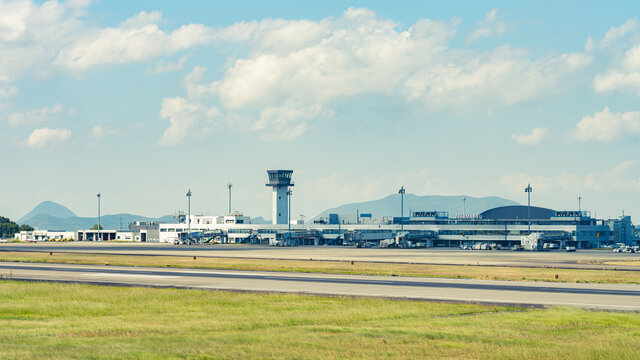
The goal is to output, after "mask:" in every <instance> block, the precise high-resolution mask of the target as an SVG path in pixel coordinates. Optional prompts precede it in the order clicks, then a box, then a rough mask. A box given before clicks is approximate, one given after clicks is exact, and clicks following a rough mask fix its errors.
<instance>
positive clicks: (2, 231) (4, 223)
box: [0, 216, 19, 238]
mask: <svg viewBox="0 0 640 360" xmlns="http://www.w3.org/2000/svg"><path fill="white" fill-rule="evenodd" d="M18 229H19V227H18V224H16V223H14V222H13V221H11V220H9V219H8V218H6V217H4V216H0V238H6V237H14V236H15V235H16V233H17V232H18Z"/></svg>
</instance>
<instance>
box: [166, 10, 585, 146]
mask: <svg viewBox="0 0 640 360" xmlns="http://www.w3.org/2000/svg"><path fill="white" fill-rule="evenodd" d="M457 23H458V21H457V20H454V21H451V22H445V21H434V20H429V19H421V20H419V21H417V22H416V23H415V24H413V25H412V26H410V27H409V28H408V29H406V30H404V29H401V28H400V26H399V25H397V24H396V23H394V22H393V21H391V20H388V19H382V18H380V17H378V16H377V15H376V14H375V13H374V12H373V11H371V10H367V9H356V8H350V9H348V10H347V11H346V12H345V13H344V14H343V16H342V17H339V18H326V19H322V20H319V21H311V20H281V19H276V20H273V19H265V20H262V21H259V22H257V21H254V22H248V23H247V22H242V23H238V24H234V25H231V26H229V27H227V28H223V29H219V30H218V31H217V32H216V34H215V38H216V41H218V42H227V43H230V44H235V45H237V46H240V47H241V48H242V50H246V51H242V52H243V53H245V52H246V53H248V55H246V56H245V57H240V58H237V59H235V60H233V61H230V62H229V65H228V67H227V68H226V71H225V73H224V74H223V75H222V76H221V77H220V78H219V79H216V80H214V81H211V82H202V77H203V76H202V74H203V72H204V69H203V68H201V67H196V68H194V71H193V73H192V75H190V76H189V77H187V78H186V79H185V86H186V88H187V96H186V97H183V98H182V99H184V101H185V103H188V104H193V105H194V106H204V107H211V106H219V107H220V111H221V112H222V113H223V114H224V116H227V117H238V116H240V115H242V116H241V117H242V118H245V119H253V120H249V122H252V123H251V124H248V128H249V129H253V130H255V131H259V132H260V133H261V134H263V135H265V134H268V136H265V137H272V136H276V137H277V136H278V135H281V136H282V137H283V138H295V137H296V136H299V135H300V134H302V133H303V132H304V131H305V129H306V128H308V126H309V124H311V123H313V122H314V121H318V120H321V119H323V118H327V117H330V116H332V114H333V112H334V110H333V107H332V105H333V102H334V101H344V100H345V99H351V100H360V99H364V98H367V97H370V96H382V97H395V98H400V99H402V100H403V101H405V102H406V104H407V106H418V107H431V108H447V109H452V110H455V111H461V110H460V109H465V110H464V111H473V110H477V109H478V108H487V107H494V106H505V105H510V104H515V103H519V102H523V101H528V100H531V99H535V98H539V97H543V96H548V95H549V94H550V93H555V92H558V91H562V89H563V88H565V87H566V86H568V85H567V84H569V83H571V82H570V81H567V79H569V78H571V77H572V76H575V74H576V72H577V71H580V70H581V69H584V68H585V67H586V66H587V65H588V64H590V62H591V55H590V54H586V53H582V52H577V53H566V54H560V55H554V56H546V57H542V58H537V59H535V58H531V56H530V54H529V53H528V52H527V51H526V50H524V49H517V48H512V47H510V46H501V47H498V48H496V49H494V50H491V51H486V52H473V51H467V50H461V49H453V48H451V47H450V44H449V43H450V41H451V40H452V39H453V38H454V37H455V33H456V25H457ZM163 107H164V106H163ZM172 126H173V125H172ZM165 135H166V133H165ZM165 140H166V138H165Z"/></svg>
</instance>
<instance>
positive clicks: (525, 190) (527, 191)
mask: <svg viewBox="0 0 640 360" xmlns="http://www.w3.org/2000/svg"><path fill="white" fill-rule="evenodd" d="M532 191H533V189H532V188H531V184H528V185H527V188H526V189H524V192H526V193H527V219H528V221H527V231H528V232H529V235H531V192H532Z"/></svg>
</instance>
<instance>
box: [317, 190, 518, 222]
mask: <svg viewBox="0 0 640 360" xmlns="http://www.w3.org/2000/svg"><path fill="white" fill-rule="evenodd" d="M463 197H464V198H466V205H465V204H464V203H463V201H462V198H463ZM507 205H520V204H519V203H517V202H515V201H513V200H509V199H505V198H501V197H499V196H486V197H473V196H468V195H451V196H449V195H415V194H405V195H404V216H410V212H411V211H447V212H449V215H450V216H451V217H455V216H458V215H463V213H464V214H465V215H477V214H479V213H481V212H483V211H486V210H489V209H492V208H495V207H499V206H507ZM464 208H466V209H464ZM356 212H359V213H360V214H362V213H371V214H372V216H373V217H378V218H379V217H383V216H400V195H399V194H391V195H388V196H385V197H383V198H381V199H377V200H371V201H363V202H355V203H348V204H343V205H340V206H337V207H333V208H330V209H326V210H324V211H322V212H321V213H319V214H318V215H316V216H315V217H314V218H313V219H318V218H321V217H325V216H328V214H335V213H337V214H340V215H342V216H343V217H344V216H346V217H353V219H355V217H356Z"/></svg>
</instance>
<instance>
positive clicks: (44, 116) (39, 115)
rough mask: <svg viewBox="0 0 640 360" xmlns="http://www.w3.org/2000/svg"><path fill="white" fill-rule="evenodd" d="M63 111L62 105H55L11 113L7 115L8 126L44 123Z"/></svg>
mask: <svg viewBox="0 0 640 360" xmlns="http://www.w3.org/2000/svg"><path fill="white" fill-rule="evenodd" d="M63 111H64V106H63V105H62V104H55V105H53V106H51V107H46V106H45V107H42V108H40V109H30V110H26V111H22V112H13V113H11V114H9V124H10V125H11V126H21V125H32V124H38V123H42V122H45V121H47V120H49V119H50V118H51V117H52V116H54V115H57V114H60V113H62V112H63Z"/></svg>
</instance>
